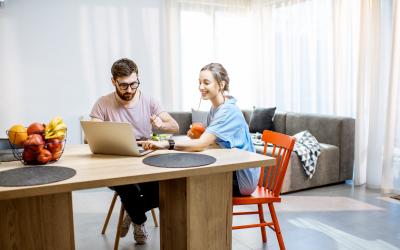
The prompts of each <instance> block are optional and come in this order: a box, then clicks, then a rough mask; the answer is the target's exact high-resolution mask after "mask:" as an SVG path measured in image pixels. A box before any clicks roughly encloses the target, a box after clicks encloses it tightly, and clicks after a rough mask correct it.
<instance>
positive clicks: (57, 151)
mask: <svg viewBox="0 0 400 250" xmlns="http://www.w3.org/2000/svg"><path fill="white" fill-rule="evenodd" d="M6 132H7V135H8V142H9V143H10V146H11V149H12V153H13V155H14V158H15V159H16V160H19V161H21V162H22V163H23V164H24V165H44V164H48V163H53V162H56V161H58V160H59V159H60V158H61V156H62V154H63V152H64V148H65V144H66V142H67V129H66V128H65V129H62V130H57V131H52V134H51V135H47V134H46V133H45V132H44V133H36V134H30V135H28V134H27V132H14V131H9V130H7V131H6ZM46 138H47V139H46Z"/></svg>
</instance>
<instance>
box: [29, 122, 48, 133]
mask: <svg viewBox="0 0 400 250" xmlns="http://www.w3.org/2000/svg"><path fill="white" fill-rule="evenodd" d="M27 132H28V135H33V134H40V135H42V134H43V132H44V125H43V124H41V123H38V122H34V123H32V124H31V125H29V127H28V129H27Z"/></svg>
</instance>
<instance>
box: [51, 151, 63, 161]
mask: <svg viewBox="0 0 400 250" xmlns="http://www.w3.org/2000/svg"><path fill="white" fill-rule="evenodd" d="M61 154H62V151H61V150H59V151H56V152H53V158H52V160H53V161H57V160H58V159H60V157H61Z"/></svg>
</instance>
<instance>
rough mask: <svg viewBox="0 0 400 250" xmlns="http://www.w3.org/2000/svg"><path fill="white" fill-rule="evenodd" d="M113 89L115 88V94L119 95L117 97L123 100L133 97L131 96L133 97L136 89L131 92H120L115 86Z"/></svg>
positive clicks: (129, 99)
mask: <svg viewBox="0 0 400 250" xmlns="http://www.w3.org/2000/svg"><path fill="white" fill-rule="evenodd" d="M115 90H116V92H117V95H118V96H119V98H121V99H122V100H124V101H131V100H132V99H133V97H135V94H136V91H137V89H136V90H135V92H133V93H122V92H120V91H119V89H118V88H115Z"/></svg>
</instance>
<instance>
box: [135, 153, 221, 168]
mask: <svg viewBox="0 0 400 250" xmlns="http://www.w3.org/2000/svg"><path fill="white" fill-rule="evenodd" d="M216 160H217V159H215V158H214V157H212V156H209V155H204V154H194V153H168V154H160V155H152V156H149V157H146V158H144V159H143V163H144V164H147V165H150V166H154V167H161V168H192V167H200V166H205V165H209V164H212V163H214V162H215V161H216Z"/></svg>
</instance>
